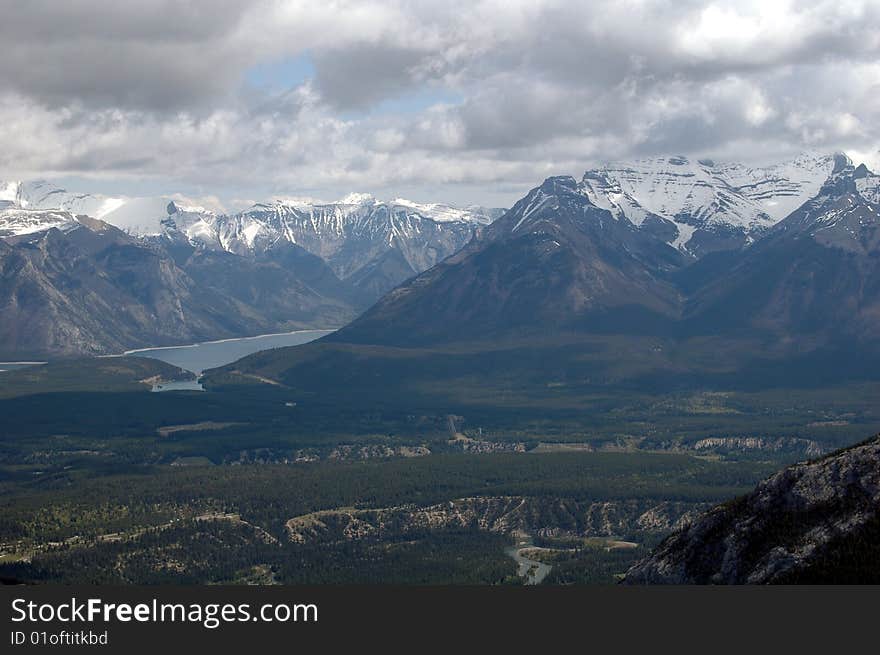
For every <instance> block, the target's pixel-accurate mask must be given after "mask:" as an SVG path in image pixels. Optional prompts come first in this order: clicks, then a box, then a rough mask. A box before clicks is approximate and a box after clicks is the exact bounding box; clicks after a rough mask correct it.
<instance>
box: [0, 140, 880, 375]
mask: <svg viewBox="0 0 880 655" xmlns="http://www.w3.org/2000/svg"><path fill="white" fill-rule="evenodd" d="M877 196H878V191H877V177H876V176H875V175H873V174H872V173H871V172H870V171H868V170H867V169H866V168H865V167H864V166H860V167H854V166H853V165H852V163H851V162H850V161H849V159H848V158H847V157H846V156H845V155H843V154H839V153H838V154H834V155H803V156H801V157H798V158H797V159H795V160H792V161H790V162H786V163H783V164H778V165H775V166H769V167H763V168H754V167H747V166H744V165H738V164H716V163H714V162H711V161H708V160H699V161H697V162H691V161H690V160H688V159H687V158H684V157H668V158H663V159H654V160H639V161H635V162H630V163H624V164H608V165H605V166H602V167H599V168H595V169H591V170H589V171H587V172H586V173H585V174H584V176H583V177H582V178H581V180H580V181H578V180H576V179H575V178H572V177H566V176H562V177H552V178H548V179H547V180H546V181H545V182H544V183H543V184H541V185H540V186H539V187H536V188H535V189H533V190H532V191H530V192H529V193H528V194H527V195H526V196H525V197H524V198H523V199H521V200H520V201H518V202H517V203H515V205H514V206H513V207H512V208H511V209H510V210H509V211H506V212H502V211H501V210H490V209H485V208H481V207H469V208H466V209H456V208H453V207H451V206H449V205H445V204H417V203H412V202H409V201H405V200H400V199H398V200H394V201H391V202H381V201H378V200H376V199H375V198H373V197H372V196H368V195H362V194H352V195H350V196H348V197H346V198H344V199H342V200H340V201H338V202H334V203H324V202H318V201H312V200H276V201H272V202H268V203H261V204H257V205H254V206H252V207H251V208H249V209H247V210H245V211H243V212H239V213H236V214H221V213H216V212H212V211H209V210H206V209H205V208H202V207H195V206H191V205H186V204H184V203H182V202H179V201H177V200H173V199H169V198H137V199H125V198H114V197H109V196H102V195H89V194H76V193H69V192H67V191H64V190H63V189H60V188H58V187H55V186H53V185H51V184H49V183H45V182H36V183H7V184H0V237H2V242H3V248H2V251H0V265H2V267H3V268H2V270H3V278H2V280H0V293H2V297H3V298H4V302H5V303H6V304H5V307H8V308H9V309H8V310H6V311H4V312H3V319H2V326H0V327H2V329H3V331H4V333H5V334H8V335H16V336H15V338H12V337H10V339H8V340H7V341H6V342H5V343H6V350H5V352H6V353H7V354H15V353H25V352H27V353H28V354H29V355H34V354H73V353H77V352H79V353H92V354H95V353H107V352H114V351H115V350H116V349H118V348H119V347H120V346H126V347H129V348H130V347H137V346H142V345H161V344H168V343H180V342H186V341H188V340H191V338H193V337H195V338H221V337H227V336H241V335H245V334H253V333H254V332H255V331H260V330H263V331H265V330H276V329H285V328H288V327H336V326H341V325H345V324H347V323H349V321H351V319H354V318H355V317H356V316H357V315H358V314H359V313H360V312H362V311H363V310H364V309H367V308H369V309H368V310H367V311H366V312H365V313H364V314H363V315H362V316H360V318H358V319H357V320H355V321H353V322H351V323H350V324H349V325H347V327H345V328H344V329H343V330H340V331H339V332H338V333H337V334H335V335H333V336H332V337H330V338H328V339H326V340H325V341H324V342H322V343H336V344H342V343H348V344H361V345H376V346H387V347H404V348H425V347H435V346H437V345H438V344H446V345H448V344H454V343H459V344H460V343H469V344H482V345H477V346H474V350H475V351H478V352H481V351H484V350H495V349H497V348H498V346H499V344H503V343H505V342H508V341H511V340H521V341H522V340H525V341H524V342H523V343H526V347H528V348H532V349H533V350H534V349H538V350H540V348H541V344H548V343H553V344H556V343H558V342H560V340H562V341H566V340H568V341H571V340H574V341H577V342H580V343H581V347H583V348H587V350H590V351H593V352H595V351H596V346H595V344H592V345H585V343H586V341H595V339H596V338H597V337H598V336H601V337H602V338H604V337H606V336H608V335H614V336H617V337H621V338H627V339H631V340H632V339H642V340H644V339H655V340H657V339H659V340H661V341H662V340H666V341H663V342H662V343H661V342H659V341H658V342H656V343H653V344H652V345H651V344H647V342H642V343H640V345H639V347H638V348H637V350H639V351H640V352H641V350H642V349H644V348H647V349H648V351H649V352H650V353H651V355H650V356H649V358H648V359H645V358H644V357H642V358H641V359H642V360H645V361H642V362H641V363H640V365H639V366H636V367H635V369H638V371H639V374H640V375H641V374H649V372H650V370H651V369H652V368H658V367H659V369H663V368H664V367H672V368H675V369H676V370H680V372H682V373H683V374H687V372H688V370H689V367H691V366H693V364H694V357H693V355H694V353H693V352H691V350H692V349H691V348H685V349H684V350H682V348H680V347H679V346H680V344H681V343H683V342H685V343H688V344H690V345H694V344H696V343H700V344H701V345H700V346H699V348H700V349H707V350H709V351H711V350H717V349H716V346H717V345H718V343H721V342H724V343H726V344H728V345H730V343H732V341H731V340H734V341H735V342H736V347H734V348H727V351H728V352H731V353H732V354H731V355H730V358H731V359H732V360H735V359H737V358H738V357H739V355H738V354H736V353H737V352H739V351H740V350H741V349H750V350H751V352H752V353H753V354H755V355H757V356H758V358H761V357H766V358H769V359H771V360H772V359H774V358H778V357H789V356H794V355H802V354H804V353H813V352H816V351H818V350H821V349H822V348H833V347H834V346H835V345H840V344H843V345H844V346H845V345H846V343H847V342H848V340H852V339H855V340H856V341H858V342H859V343H865V342H873V341H874V340H875V337H876V328H875V327H874V326H875V325H876V321H875V320H874V319H875V316H876V311H877V308H876V299H877V290H876V285H877V271H876V270H875V269H876V266H875V264H876V251H877V250H876V240H875V239H876V236H875V233H876V222H875V214H874V212H875V211H877V207H878V204H877V202H878V197H877ZM89 213H91V214H93V215H94V216H95V217H96V219H90V218H84V216H86V215H88V214H89ZM89 232H93V233H94V234H95V236H93V237H89V238H84V236H83V235H85V234H86V233H89ZM107 234H112V235H113V237H112V238H108V237H107V236H106V235H107ZM85 242H88V243H89V245H88V246H85V245H83V244H84V243H85ZM99 243H100V244H104V245H105V246H106V247H99V246H98V245H96V244H99ZM62 245H63V247H62ZM37 253H39V254H37ZM111 254H112V256H111ZM83 262H87V265H84V264H83ZM144 266H146V268H142V267H144ZM82 271H89V272H88V273H86V274H83V273H82ZM96 271H101V274H96V273H95V272H96ZM62 273H63V274H62ZM160 273H161V274H160ZM98 280H103V282H102V284H105V283H106V284H109V285H111V286H113V287H114V291H113V292H112V293H111V292H110V291H109V290H108V289H104V288H101V289H97V288H93V287H94V285H95V284H97V281H98ZM144 287H148V288H150V289H152V293H153V294H154V295H152V296H148V295H145V291H144ZM84 289H88V292H86V291H84ZM77 294H79V295H77ZM156 294H158V295H156ZM159 296H161V297H162V298H166V299H167V302H164V301H163V302H158V301H157V300H156V298H158V297H159ZM109 298H114V301H113V302H114V303H116V304H118V305H119V306H120V307H121V308H122V309H123V311H118V312H116V315H115V316H108V315H106V314H107V312H109V307H110V306H111V305H110V304H108V302H107V300H108V299H109ZM36 299H41V300H36ZM374 302H375V304H373V303H374ZM371 305H372V306H371ZM22 307H30V308H32V309H31V310H29V311H31V312H32V314H28V313H27V312H24V311H23V310H22ZM143 307H146V308H147V309H143ZM34 308H43V309H34ZM38 317H39V318H38ZM208 317H214V318H213V319H209V318H208ZM28 321H36V324H37V325H40V324H45V325H47V326H48V325H51V326H53V327H52V329H51V330H49V329H48V328H46V329H41V330H33V329H31V328H29V327H26V325H27V322H28ZM117 321H118V322H120V323H121V324H127V326H128V327H127V328H125V327H123V325H121V324H120V325H118V326H116V327H114V323H116V322H117ZM89 323H90V324H91V328H89V329H88V330H85V328H84V327H83V326H85V325H86V324H89ZM147 324H149V325H147ZM50 331H51V332H53V333H54V334H55V336H52V337H50V336H49V332H50ZM24 335H27V338H26V339H25V338H24ZM66 335H70V338H68V336H66ZM74 336H75V338H74ZM719 339H720V340H721V341H720V342H719V341H718V340H719ZM669 340H671V341H669ZM316 347H321V346H316ZM630 347H634V346H633V344H630ZM553 348H556V345H554V346H553ZM720 357H721V359H724V355H721V356H720ZM575 359H576V361H580V360H577V358H575ZM587 359H590V358H587ZM698 359H699V357H698ZM753 359H754V358H753ZM551 360H552V358H551ZM585 362H586V360H584V362H582V364H583V365H571V364H568V365H566V367H565V368H566V370H567V371H568V375H569V376H572V377H573V378H574V379H587V378H589V379H595V378H596V375H597V374H598V373H599V369H600V368H601V367H599V366H598V365H597V363H596V361H594V360H593V361H591V363H590V364H589V366H587V364H586V363H585ZM606 363H607V362H606ZM734 364H735V362H734ZM587 369H589V370H587ZM730 370H731V367H730V362H722V363H720V365H719V366H717V367H715V372H716V373H719V374H721V373H724V371H730ZM602 375H604V376H605V377H606V378H608V379H612V378H614V379H617V378H618V377H619V376H618V375H617V374H616V373H613V372H612V371H611V370H610V369H608V367H607V366H606V367H605V369H604V373H602Z"/></svg>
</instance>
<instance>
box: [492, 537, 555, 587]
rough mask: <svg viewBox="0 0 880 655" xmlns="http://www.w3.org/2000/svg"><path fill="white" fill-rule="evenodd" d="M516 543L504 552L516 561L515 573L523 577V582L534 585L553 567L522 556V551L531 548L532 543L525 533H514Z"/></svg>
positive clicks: (542, 579)
mask: <svg viewBox="0 0 880 655" xmlns="http://www.w3.org/2000/svg"><path fill="white" fill-rule="evenodd" d="M515 538H516V545H514V546H511V547H510V548H508V549H506V550H505V551H504V552H505V553H507V554H508V555H509V556H510V557H512V558H513V560H514V561H515V562H516V563H517V570H516V574H517V575H518V576H519V577H521V578H524V579H525V584H527V585H535V584H541V582H543V581H544V578H546V577H547V575H548V574H549V573H550V569H552V568H553V567H552V566H551V565H550V564H545V563H544V562H539V561H538V560H534V559H529V558H528V557H525V556H523V554H522V551H523V550H527V549H529V548H533V547H534V544H533V543H532V540H531V538H530V537H528V536H527V535H522V534H519V535H515Z"/></svg>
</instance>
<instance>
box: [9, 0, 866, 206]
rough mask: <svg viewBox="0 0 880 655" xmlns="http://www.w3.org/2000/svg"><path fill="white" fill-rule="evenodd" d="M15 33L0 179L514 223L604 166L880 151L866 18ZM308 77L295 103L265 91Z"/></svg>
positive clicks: (785, 6) (707, 16)
mask: <svg viewBox="0 0 880 655" xmlns="http://www.w3.org/2000/svg"><path fill="white" fill-rule="evenodd" d="M4 15H5V16H6V19H5V20H4V21H3V22H2V24H0V38H2V39H3V42H4V57H2V58H0V82H2V84H0V139H2V143H3V144H4V147H3V148H2V149H0V175H2V176H4V177H10V176H13V177H26V176H32V175H46V176H52V175H79V176H82V175H88V176H96V175H100V176H106V177H114V178H120V179H124V178H126V177H131V178H134V177H137V178H153V179H155V180H157V184H160V183H161V184H166V185H172V186H173V185H174V184H179V185H181V187H183V186H187V185H189V186H190V187H191V186H193V185H197V186H198V187H199V188H200V189H208V191H206V192H205V194H209V193H215V194H218V195H221V196H224V195H225V196H226V197H231V196H230V194H231V193H232V191H231V190H232V189H235V193H237V194H239V195H241V194H247V195H248V196H254V195H258V194H259V193H262V192H265V191H266V190H271V191H273V192H279V193H281V192H287V193H294V194H296V193H310V194H314V195H320V196H324V197H334V196H335V195H341V194H343V193H344V192H346V191H350V190H354V189H357V190H369V191H378V190H382V189H388V190H394V189H398V188H405V189H410V190H414V191H415V193H416V195H418V194H419V193H420V192H421V193H422V194H423V195H424V194H427V193H429V192H430V193H441V194H445V198H447V199H451V200H453V201H455V200H456V199H464V200H467V201H472V200H477V199H480V193H481V192H482V193H491V194H494V196H493V197H502V196H503V197H509V198H510V199H511V200H512V199H513V198H514V197H515V195H516V194H518V193H520V192H521V191H522V190H523V189H524V188H526V187H528V186H530V185H533V184H535V183H537V182H539V181H540V179H541V178H542V177H543V176H545V175H548V174H555V173H572V174H578V173H579V172H580V171H581V169H583V168H585V167H586V166H588V165H590V164H593V163H597V162H599V161H602V160H608V159H621V158H626V157H632V156H641V155H652V154H671V153H676V154H678V153H680V154H691V155H706V156H713V157H716V158H721V157H727V158H739V159H745V160H753V161H759V160H769V159H773V158H778V157H784V156H788V155H791V154H794V153H796V152H798V151H800V150H803V149H806V148H810V149H820V150H822V149H824V150H832V149H844V150H848V151H850V152H852V153H858V154H860V155H862V156H865V157H868V158H869V159H871V158H872V157H875V153H876V152H877V149H878V146H880V127H878V125H880V120H878V119H880V94H878V90H880V64H878V63H877V62H878V59H880V31H878V30H877V29H876V26H877V25H878V24H880V6H878V3H876V2H870V1H864V2H860V1H857V0H849V1H846V2H842V1H840V0H837V1H824V0H816V1H803V2H796V3H795V2H772V3H768V2H742V1H739V2H725V1H723V0H719V1H716V2H712V1H709V0H678V1H674V2H673V1H665V0H658V1H650V0H625V1H623V2H621V1H615V2H611V1H607V2H606V1H596V2H591V3H571V2H562V1H553V0H545V1H539V2H534V1H531V2H512V1H510V0H507V1H501V0H472V1H470V2H464V1H452V2H447V3H420V2H404V1H399V2H397V1H391V0H389V1H386V2H379V1H373V2H369V1H363V2H348V1H344V0H327V1H326V2H322V3H314V2H299V1H296V0H291V1H283V0H273V1H269V0H266V1H261V2H250V1H248V2H246V1H244V0H240V1H239V0H227V1H225V2H218V3H210V4H208V3H196V2H185V1H177V0H144V1H143V2H139V3H118V2H112V1H110V0H83V1H82V2H77V3H56V2H49V1H48V0H31V2H27V3H18V2H16V3H10V5H9V6H8V7H6V9H5V11H4ZM303 58H304V59H307V60H308V61H309V62H310V69H309V72H308V74H305V75H303V76H302V77H301V79H296V80H293V81H292V82H290V83H289V84H288V87H289V88H285V89H278V88H271V89H270V88H263V87H261V86H259V85H255V84H254V83H253V82H250V81H249V77H248V73H249V71H251V70H253V69H254V68H255V67H258V66H260V65H263V64H266V63H273V62H275V63H277V62H281V64H280V65H281V67H282V68H283V65H284V62H285V61H295V60H301V59H303ZM424 98H429V100H428V101H425V100H424ZM431 98H436V100H430V99H431ZM173 190H174V189H173V188H172V189H168V191H169V192H170V191H173ZM420 190H421V191H420Z"/></svg>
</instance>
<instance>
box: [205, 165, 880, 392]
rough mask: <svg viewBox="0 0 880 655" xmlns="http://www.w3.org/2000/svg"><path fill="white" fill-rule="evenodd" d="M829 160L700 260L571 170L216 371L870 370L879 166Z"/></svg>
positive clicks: (632, 373) (682, 381)
mask: <svg viewBox="0 0 880 655" xmlns="http://www.w3.org/2000/svg"><path fill="white" fill-rule="evenodd" d="M829 161H832V162H833V167H832V169H831V172H830V174H829V175H828V176H827V178H826V179H825V180H824V182H823V183H822V184H821V185H819V187H818V188H817V189H816V192H815V194H814V195H813V196H812V197H810V198H804V199H803V201H802V202H801V203H800V205H799V206H798V207H797V208H796V209H795V210H794V211H793V212H791V213H790V214H789V215H788V216H787V217H786V218H784V219H783V220H781V221H779V222H778V223H776V224H774V225H772V226H771V227H768V228H766V229H764V230H763V233H762V235H761V236H760V237H755V238H756V240H755V242H754V243H753V244H752V245H750V246H749V247H745V248H742V247H739V248H735V249H733V250H722V251H714V252H708V253H706V254H704V255H703V256H702V257H701V258H695V257H694V255H693V253H689V252H687V250H686V249H682V248H678V247H675V245H674V243H670V242H668V241H667V240H666V239H664V238H659V237H658V236H657V235H656V234H654V233H653V232H652V231H651V230H645V229H644V222H642V224H641V225H638V224H636V223H634V222H633V221H632V220H629V219H628V218H627V217H626V216H625V215H622V214H620V213H616V212H612V211H610V210H608V209H605V208H602V207H600V206H599V205H597V204H596V203H595V202H594V201H593V200H592V199H591V192H590V191H589V190H588V189H586V188H585V187H584V185H583V183H579V182H577V181H576V180H575V179H574V178H571V177H553V178H549V179H547V180H546V181H545V182H544V183H543V184H542V185H540V186H539V187H537V188H535V189H533V190H532V191H531V192H529V193H528V194H527V195H526V196H525V197H524V198H523V199H522V200H520V201H519V202H517V203H516V204H515V205H514V206H513V207H512V208H511V209H510V210H509V211H508V212H507V213H505V215H504V216H502V217H501V218H500V219H498V220H497V221H495V222H494V223H493V224H492V225H490V226H489V227H488V228H486V229H484V230H482V231H481V233H480V234H479V235H478V237H477V238H475V239H474V240H473V241H471V242H470V243H469V244H468V245H467V246H465V247H464V248H463V249H462V250H461V251H459V252H458V253H457V254H455V255H453V256H451V257H449V258H447V259H446V260H444V261H442V262H441V263H440V264H438V265H437V266H435V267H433V268H431V269H429V270H428V271H426V272H424V273H422V274H421V275H419V276H417V277H415V278H413V279H412V280H410V281H408V282H405V283H404V284H402V285H400V286H399V287H397V288H396V289H394V290H393V291H391V292H390V293H388V294H387V295H386V296H384V297H383V298H382V299H381V300H379V301H378V302H377V303H376V304H375V305H373V306H372V307H371V308H370V309H368V310H367V311H366V312H365V313H364V314H363V315H361V316H360V317H359V318H358V319H356V320H355V321H353V322H352V323H350V324H349V325H347V326H346V327H344V328H343V329H341V330H339V331H338V332H336V333H335V334H332V335H329V336H328V337H326V338H324V339H323V340H321V341H319V342H316V343H314V344H310V345H307V346H304V347H302V348H297V349H295V350H288V351H279V352H277V353H274V354H273V360H272V361H271V362H269V361H266V360H265V358H260V357H259V356H254V357H253V358H252V359H250V360H248V359H246V360H243V361H242V362H238V363H236V364H235V365H230V367H226V368H225V369H223V371H221V372H218V375H220V374H222V375H228V374H229V373H230V372H232V371H248V372H249V373H251V374H258V375H264V376H266V377H269V378H273V379H276V380H280V381H286V382H289V383H292V382H293V381H296V384H297V385H299V386H302V385H303V384H304V383H303V380H307V379H308V380H313V381H316V382H315V384H317V381H318V380H326V381H327V383H328V384H329V383H330V382H331V381H332V380H333V375H334V374H333V371H336V372H338V371H343V370H344V371H345V378H346V380H348V381H349V382H350V383H353V382H351V381H352V380H359V382H358V384H362V385H364V386H365V387H366V386H369V384H376V383H378V382H379V381H380V380H381V381H382V382H383V383H387V384H390V385H397V384H399V385H402V386H404V387H406V388H408V389H416V388H419V387H420V386H422V387H423V388H426V389H427V388H435V389H436V388H437V387H438V386H440V387H443V386H444V384H445V386H447V387H450V386H453V385H455V384H457V383H462V382H463V381H464V380H468V381H469V383H470V384H474V380H479V381H480V382H479V383H478V384H479V385H484V386H486V388H491V387H492V386H493V385H498V384H502V386H503V385H509V384H516V385H532V388H537V389H541V388H547V386H548V385H553V386H554V387H565V388H575V387H579V388H584V387H585V386H586V387H589V386H591V385H600V386H608V385H614V386H616V387H620V386H621V385H624V386H626V385H637V386H642V387H644V386H648V387H651V388H655V389H656V388H657V387H658V386H660V387H663V388H665V389H670V388H676V387H677V386H679V385H683V386H688V387H695V386H696V387H699V386H707V385H708V386H731V385H733V386H736V385H742V386H754V385H774V384H788V383H797V384H809V383H820V382H830V381H833V380H838V379H853V378H863V377H865V376H867V377H871V376H876V370H877V368H876V363H877V362H878V360H880V327H878V326H880V322H878V321H877V313H878V307H880V306H878V303H880V269H878V259H880V250H878V213H880V205H878V200H880V195H878V189H880V177H878V176H876V175H874V174H873V173H871V172H870V171H869V170H868V169H867V168H865V167H864V166H858V167H855V166H854V165H853V164H852V162H850V161H849V159H847V158H846V157H845V156H843V155H837V156H834V157H832V158H830V160H829ZM787 202H790V200H789V201H787ZM718 220H720V219H718ZM441 353H446V356H445V357H444V356H443V355H442V354H441ZM404 360H406V364H403V363H402V362H403V361H404ZM337 375H341V374H338V373H337ZM224 380H225V382H229V379H228V378H224ZM439 380H443V381H444V382H443V383H440V382H438V381H439ZM368 381H370V382H369V383H368ZM505 388H506V387H505ZM367 391H368V390H367Z"/></svg>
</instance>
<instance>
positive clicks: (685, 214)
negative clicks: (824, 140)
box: [581, 154, 848, 256]
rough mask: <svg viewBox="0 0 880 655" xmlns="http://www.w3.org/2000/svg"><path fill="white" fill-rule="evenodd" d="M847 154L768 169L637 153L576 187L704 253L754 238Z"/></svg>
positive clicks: (677, 242)
mask: <svg viewBox="0 0 880 655" xmlns="http://www.w3.org/2000/svg"><path fill="white" fill-rule="evenodd" d="M845 157H846V156H845V155H839V154H837V155H819V154H804V155H801V156H799V157H797V158H796V159H794V160H791V161H788V162H783V163H780V164H775V165H771V166H765V167H749V166H745V165H743V164H736V163H730V164H720V163H715V162H714V161H711V160H706V159H703V160H698V161H691V160H689V159H687V158H685V157H669V158H655V159H640V160H637V161H633V162H622V163H611V164H606V165H604V166H601V167H599V168H596V169H593V170H589V171H587V172H586V173H585V174H584V177H583V180H582V181H581V187H582V189H583V192H584V193H585V194H586V195H587V197H588V198H589V199H590V201H591V202H593V203H594V204H595V205H597V206H599V207H602V208H604V209H608V210H609V211H611V212H612V214H613V215H614V216H616V217H617V218H621V217H626V218H627V219H628V220H629V221H631V222H632V223H634V224H635V225H639V226H641V225H643V224H646V223H647V224H650V225H652V227H653V228H654V229H657V227H658V225H660V224H663V223H665V224H666V226H667V230H666V233H665V234H666V238H665V240H666V241H667V242H668V243H670V244H672V245H674V246H676V247H678V248H680V249H682V250H684V251H685V252H688V253H690V254H692V255H695V256H701V255H703V254H705V253H707V252H711V251H713V250H722V249H728V248H733V247H741V246H743V245H747V244H749V243H751V242H752V241H753V240H754V239H755V238H757V237H758V236H760V235H761V234H762V233H764V232H765V231H766V230H767V229H768V228H770V227H772V226H773V225H775V224H776V223H777V222H779V221H780V220H782V219H783V218H785V217H786V216H787V215H788V214H790V213H791V212H792V211H794V210H795V209H797V207H799V206H800V204H801V203H803V202H804V201H805V200H806V199H808V198H810V197H812V196H813V195H815V194H816V193H817V192H818V190H819V189H820V187H821V186H822V184H823V183H824V182H825V180H826V179H827V178H828V176H829V175H830V174H831V173H832V171H833V170H834V168H835V162H837V161H839V160H841V158H845ZM847 161H848V160H847ZM672 227H674V228H675V229H669V228H672Z"/></svg>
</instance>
